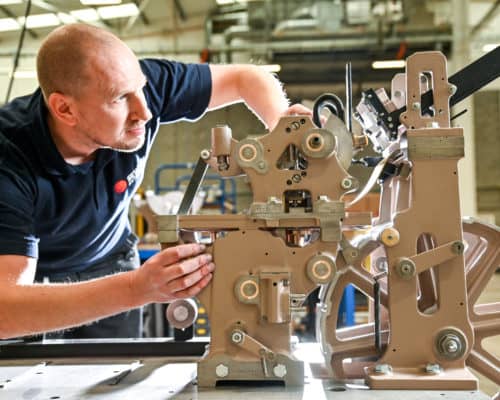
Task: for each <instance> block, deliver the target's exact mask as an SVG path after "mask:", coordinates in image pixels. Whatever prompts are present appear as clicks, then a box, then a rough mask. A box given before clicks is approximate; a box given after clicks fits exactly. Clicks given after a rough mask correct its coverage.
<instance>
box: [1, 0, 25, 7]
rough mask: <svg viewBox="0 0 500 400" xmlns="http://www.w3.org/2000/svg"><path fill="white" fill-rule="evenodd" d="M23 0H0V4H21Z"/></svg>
mask: <svg viewBox="0 0 500 400" xmlns="http://www.w3.org/2000/svg"><path fill="white" fill-rule="evenodd" d="M22 2H23V0H0V6H9V5H11V4H21V3H22Z"/></svg>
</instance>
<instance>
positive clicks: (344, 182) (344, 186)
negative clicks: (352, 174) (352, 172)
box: [340, 178, 353, 189]
mask: <svg viewBox="0 0 500 400" xmlns="http://www.w3.org/2000/svg"><path fill="white" fill-rule="evenodd" d="M352 185H353V183H352V179H351V178H344V179H342V182H340V186H341V187H342V189H350V188H352Z"/></svg>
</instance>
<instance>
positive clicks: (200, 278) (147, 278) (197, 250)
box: [130, 244, 215, 304]
mask: <svg viewBox="0 0 500 400" xmlns="http://www.w3.org/2000/svg"><path fill="white" fill-rule="evenodd" d="M204 251H205V246H204V245H200V244H183V245H179V246H175V247H170V248H168V249H165V250H162V251H161V252H159V253H157V254H155V255H154V256H152V257H151V258H150V259H148V260H147V261H146V262H145V263H144V264H143V265H142V266H141V267H140V268H139V269H137V270H135V271H133V272H132V273H131V278H130V285H131V291H132V293H135V294H136V296H137V298H138V299H139V302H140V303H142V304H148V303H152V302H168V301H172V300H175V299H181V298H187V297H193V296H196V295H197V294H198V293H199V292H200V291H201V290H202V289H203V288H204V287H205V286H207V285H208V283H209V282H210V280H211V279H212V272H213V271H214V269H215V264H214V263H213V262H212V256H211V254H208V253H204Z"/></svg>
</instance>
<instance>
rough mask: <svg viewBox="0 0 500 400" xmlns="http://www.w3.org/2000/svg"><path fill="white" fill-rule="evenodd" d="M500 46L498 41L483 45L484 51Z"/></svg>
mask: <svg viewBox="0 0 500 400" xmlns="http://www.w3.org/2000/svg"><path fill="white" fill-rule="evenodd" d="M498 46H500V45H499V44H498V43H488V44H485V45H484V46H483V51H484V52H485V53H488V52H490V51H492V50H495V49H496V48H497V47H498Z"/></svg>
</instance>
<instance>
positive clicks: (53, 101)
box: [47, 92, 77, 126]
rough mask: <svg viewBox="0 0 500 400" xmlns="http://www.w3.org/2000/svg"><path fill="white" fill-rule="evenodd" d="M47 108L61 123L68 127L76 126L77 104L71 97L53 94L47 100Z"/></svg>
mask: <svg viewBox="0 0 500 400" xmlns="http://www.w3.org/2000/svg"><path fill="white" fill-rule="evenodd" d="M47 106H48V107H49V109H50V113H51V114H52V116H53V117H54V118H56V119H57V120H58V121H59V122H62V123H63V124H65V125H68V126H75V125H76V123H77V118H76V115H75V102H74V100H73V98H71V97H70V96H66V95H64V94H62V93H58V92H53V93H51V94H50V96H49V98H48V100H47Z"/></svg>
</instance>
